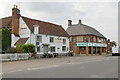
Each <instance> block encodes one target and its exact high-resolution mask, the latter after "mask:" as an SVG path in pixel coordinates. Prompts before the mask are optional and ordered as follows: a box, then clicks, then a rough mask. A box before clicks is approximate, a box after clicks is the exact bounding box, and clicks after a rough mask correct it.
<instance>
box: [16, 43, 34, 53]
mask: <svg viewBox="0 0 120 80" xmlns="http://www.w3.org/2000/svg"><path fill="white" fill-rule="evenodd" d="M16 50H17V53H33V52H35V46H34V45H33V44H18V45H17V46H16Z"/></svg>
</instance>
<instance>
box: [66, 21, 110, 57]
mask: <svg viewBox="0 0 120 80" xmlns="http://www.w3.org/2000/svg"><path fill="white" fill-rule="evenodd" d="M66 31H67V33H68V34H69V35H70V39H69V42H70V43H69V45H70V53H75V54H86V55H89V54H91V55H93V54H95V55H101V54H102V53H103V52H106V51H107V52H110V40H108V41H107V38H106V37H105V36H103V35H102V34H101V33H100V32H98V31H97V30H96V29H94V28H93V27H90V26H88V25H85V24H82V22H81V20H79V21H78V24H72V21H71V20H68V28H67V30H66Z"/></svg>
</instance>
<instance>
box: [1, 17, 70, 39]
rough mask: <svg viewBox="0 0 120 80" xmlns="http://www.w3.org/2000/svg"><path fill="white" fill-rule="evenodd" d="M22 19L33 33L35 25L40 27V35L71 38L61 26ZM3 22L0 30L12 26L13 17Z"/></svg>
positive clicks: (4, 19)
mask: <svg viewBox="0 0 120 80" xmlns="http://www.w3.org/2000/svg"><path fill="white" fill-rule="evenodd" d="M21 17H22V19H23V20H24V21H25V23H26V24H27V26H28V27H29V29H30V30H31V31H32V32H33V31H34V26H33V25H39V33H40V34H48V35H56V36H64V37H69V35H68V33H67V32H66V31H65V30H64V29H63V28H62V26H61V25H57V24H53V23H49V22H44V21H40V20H35V19H30V18H27V17H24V16H21ZM1 20H2V26H1V25H0V28H3V27H6V26H8V25H9V24H12V16H10V17H6V18H2V19H0V21H1Z"/></svg>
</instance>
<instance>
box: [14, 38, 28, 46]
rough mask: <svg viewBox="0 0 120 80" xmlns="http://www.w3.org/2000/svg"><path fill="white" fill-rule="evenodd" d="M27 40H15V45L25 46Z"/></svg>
mask: <svg viewBox="0 0 120 80" xmlns="http://www.w3.org/2000/svg"><path fill="white" fill-rule="evenodd" d="M27 40H28V38H20V39H19V40H17V42H16V43H15V45H17V44H25V43H26V41H27Z"/></svg>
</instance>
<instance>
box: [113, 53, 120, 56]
mask: <svg viewBox="0 0 120 80" xmlns="http://www.w3.org/2000/svg"><path fill="white" fill-rule="evenodd" d="M112 56H120V53H112Z"/></svg>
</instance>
